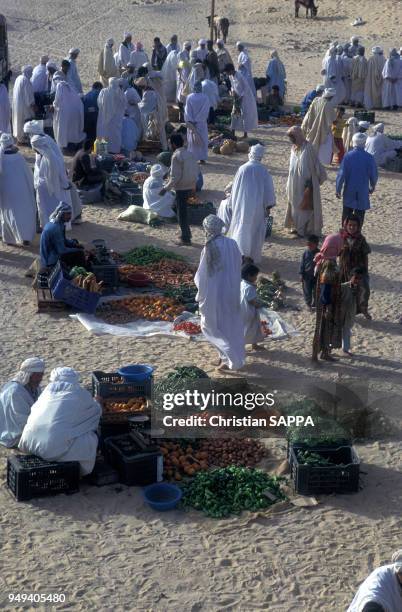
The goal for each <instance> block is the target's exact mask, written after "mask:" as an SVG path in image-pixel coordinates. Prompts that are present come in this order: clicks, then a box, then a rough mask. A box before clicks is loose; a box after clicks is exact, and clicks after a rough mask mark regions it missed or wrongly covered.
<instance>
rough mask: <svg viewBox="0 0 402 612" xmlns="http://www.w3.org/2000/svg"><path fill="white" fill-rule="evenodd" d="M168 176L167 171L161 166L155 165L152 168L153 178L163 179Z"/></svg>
mask: <svg viewBox="0 0 402 612" xmlns="http://www.w3.org/2000/svg"><path fill="white" fill-rule="evenodd" d="M165 174H166V169H164V168H163V166H162V165H161V164H154V165H153V166H152V168H151V176H152V177H154V178H163V177H164V175H165Z"/></svg>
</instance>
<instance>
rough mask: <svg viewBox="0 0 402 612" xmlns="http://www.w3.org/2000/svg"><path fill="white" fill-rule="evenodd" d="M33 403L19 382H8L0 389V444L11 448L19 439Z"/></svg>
mask: <svg viewBox="0 0 402 612" xmlns="http://www.w3.org/2000/svg"><path fill="white" fill-rule="evenodd" d="M34 403H35V400H34V398H33V397H32V395H31V394H30V393H29V391H28V390H27V389H26V388H25V387H24V386H23V385H21V384H20V383H18V382H15V381H11V382H8V383H6V384H5V385H4V387H2V389H1V390H0V444H2V445H3V446H6V447H7V448H12V447H13V446H15V445H16V444H17V442H18V441H19V439H20V437H21V434H22V430H23V429H24V427H25V424H26V422H27V419H28V417H29V414H30V412H31V407H32V405H33V404H34Z"/></svg>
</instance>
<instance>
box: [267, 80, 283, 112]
mask: <svg viewBox="0 0 402 612" xmlns="http://www.w3.org/2000/svg"><path fill="white" fill-rule="evenodd" d="M265 106H266V108H267V110H269V111H270V114H271V115H273V116H276V117H279V116H280V115H281V114H282V108H281V107H282V106H283V99H282V98H281V96H280V94H279V87H278V85H273V86H272V89H271V93H270V94H269V96H268V97H267V100H266V103H265Z"/></svg>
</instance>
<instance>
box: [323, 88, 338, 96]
mask: <svg viewBox="0 0 402 612" xmlns="http://www.w3.org/2000/svg"><path fill="white" fill-rule="evenodd" d="M335 94H336V91H335V89H333V88H332V87H329V88H328V89H324V93H323V94H322V97H323V98H333V97H334V95H335Z"/></svg>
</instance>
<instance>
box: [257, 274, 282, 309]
mask: <svg viewBox="0 0 402 612" xmlns="http://www.w3.org/2000/svg"><path fill="white" fill-rule="evenodd" d="M285 289H286V286H285V283H284V282H283V281H282V280H281V278H280V276H279V273H278V272H273V273H272V280H271V279H269V278H265V277H260V278H259V279H258V281H257V295H258V298H259V299H260V300H261V301H262V302H263V303H264V304H265V306H267V307H268V308H270V309H271V310H279V308H283V307H284V306H285V300H284V292H285Z"/></svg>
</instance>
